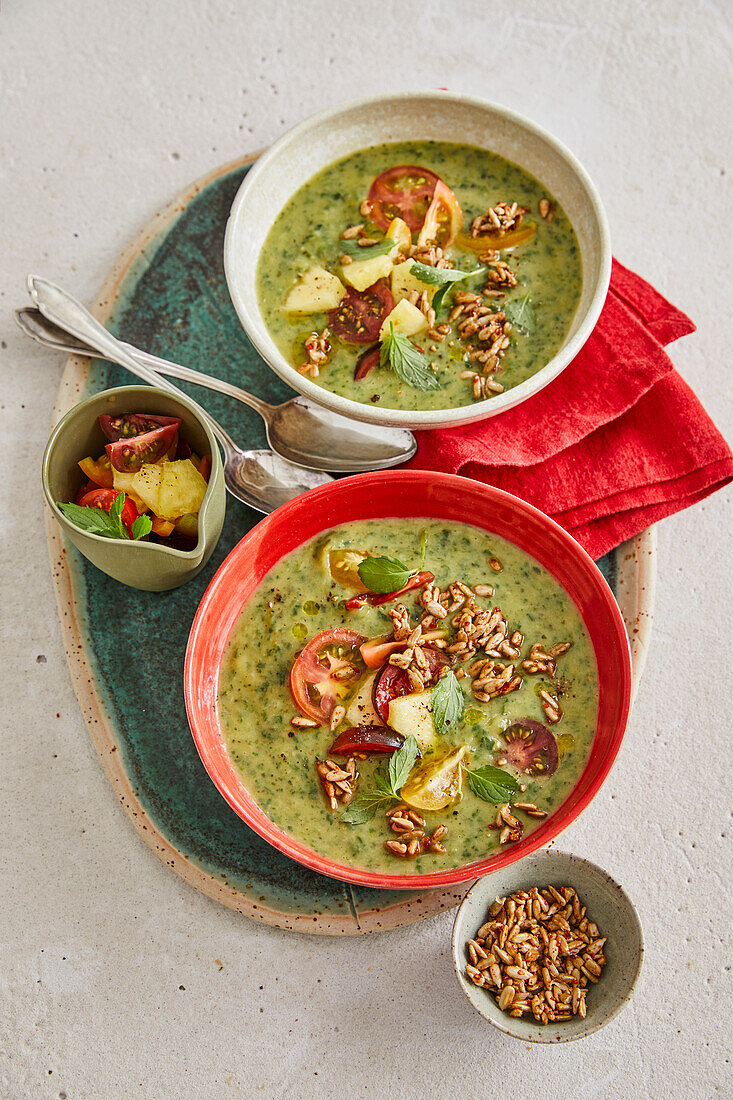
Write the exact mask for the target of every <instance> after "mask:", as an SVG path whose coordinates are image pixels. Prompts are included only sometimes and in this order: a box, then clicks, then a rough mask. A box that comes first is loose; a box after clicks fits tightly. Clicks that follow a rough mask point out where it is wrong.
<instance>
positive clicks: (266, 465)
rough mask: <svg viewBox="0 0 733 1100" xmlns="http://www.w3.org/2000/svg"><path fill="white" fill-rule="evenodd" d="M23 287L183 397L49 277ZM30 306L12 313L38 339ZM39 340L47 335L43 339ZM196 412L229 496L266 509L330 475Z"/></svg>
mask: <svg viewBox="0 0 733 1100" xmlns="http://www.w3.org/2000/svg"><path fill="white" fill-rule="evenodd" d="M28 290H29V291H30V294H31V297H32V298H33V300H34V301H35V303H36V305H37V306H38V308H39V310H40V311H41V313H42V314H43V316H44V317H45V318H46V319H47V320H49V321H51V322H52V323H53V324H54V325H60V326H61V328H62V329H63V330H65V331H68V332H74V330H75V329H76V328H77V322H78V328H80V329H82V330H83V331H84V333H85V336H87V338H89V339H91V341H92V342H93V343H94V345H95V347H94V350H91V351H90V354H92V355H97V356H100V357H104V358H106V359H113V360H115V361H116V362H119V363H120V364H121V365H122V366H123V367H127V369H128V370H129V371H131V372H132V373H133V374H136V375H137V376H138V378H141V379H142V380H143V381H144V382H147V383H148V384H149V385H151V386H158V387H159V388H160V389H164V390H167V391H168V392H169V393H172V394H174V395H175V396H176V397H185V394H184V393H182V391H181V390H179V389H178V387H177V386H174V385H173V384H172V383H171V382H169V381H168V380H167V379H166V378H163V377H161V376H160V375H158V374H156V373H155V371H154V370H151V369H150V368H149V367H145V366H143V365H141V364H140V363H138V362H137V361H136V360H135V359H133V358H132V356H130V355H129V354H128V353H127V351H126V350H125V349H124V347H123V346H122V345H119V346H116V345H118V341H117V340H115V339H114V337H113V336H110V334H109V333H108V332H107V330H106V329H105V328H103V326H102V325H100V324H99V322H98V321H95V320H94V318H93V317H92V316H91V314H90V313H87V311H86V310H85V309H84V307H83V306H81V305H79V303H78V302H75V301H74V299H73V298H70V297H69V296H68V295H67V294H65V293H64V292H63V291H60V290H59V289H58V288H57V287H55V286H54V285H53V283H49V282H47V281H46V280H45V279H39V278H37V277H36V276H33V275H29V276H28ZM31 312H34V311H30V310H17V311H16V319H17V321H18V324H19V325H20V327H21V328H22V329H23V331H24V332H26V333H28V334H29V335H31V336H33V337H34V339H38V338H39V337H38V335H37V333H36V332H35V331H34V324H33V323H32V324H30V325H29V322H28V316H27V315H28V313H31ZM108 341H109V345H108ZM40 342H41V343H45V342H46V341H45V339H42V340H41V341H40ZM51 346H58V345H54V344H52V345H51ZM64 350H67V349H64ZM199 415H200V416H201V418H202V419H203V420H206V422H207V423H208V425H209V427H210V428H211V430H212V432H213V433H214V435H215V436H216V438H217V439H218V441H219V443H220V444H221V447H222V450H223V452H224V482H225V484H226V487H227V489H228V490H229V492H230V493H231V495H232V496H233V497H236V498H237V500H241V501H242V502H243V503H244V504H248V505H249V506H250V508H254V509H255V510H256V511H257V512H263V513H264V514H265V515H267V514H268V513H269V512H274V510H275V509H276V508H279V507H280V505H281V504H284V503H285V502H286V501H287V500H292V499H293V497H297V496H300V495H301V493H306V492H307V491H308V490H309V489H313V488H315V487H316V486H317V485H325V484H326V483H327V482H329V481H332V480H333V478H331V477H330V476H329V475H328V474H326V473H322V472H321V471H318V470H304V469H302V468H301V467H299V466H294V465H293V464H292V463H291V462H287V461H286V460H285V459H283V458H281V457H280V456H279V455H276V454H274V453H273V452H272V451H267V450H258V451H243V450H242V449H241V448H240V447H238V446H237V445H236V443H235V442H234V441H233V439H232V438H231V436H230V435H229V434H228V433H227V432H225V431H224V429H223V428H222V427H221V425H220V424H218V423H217V422H216V420H214V419H213V417H211V416H209V414H208V413H207V412H206V411H205V410H204V409H201V408H199Z"/></svg>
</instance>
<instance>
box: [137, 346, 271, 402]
mask: <svg viewBox="0 0 733 1100" xmlns="http://www.w3.org/2000/svg"><path fill="white" fill-rule="evenodd" d="M121 346H122V347H124V348H126V350H127V351H129V352H130V353H131V354H132V355H134V356H135V359H136V360H137V361H138V363H143V364H144V365H147V366H149V367H151V368H152V370H154V371H157V372H158V374H167V375H168V376H169V377H170V378H180V379H181V381H182V382H191V383H192V384H193V385H195V386H202V387H203V388H204V389H207V390H215V391H216V392H217V393H224V394H226V395H227V397H233V398H235V400H237V401H241V402H242V404H243V405H248V406H249V407H250V409H254V410H255V412H258V413H259V414H260V416H261V417H263V419H265V420H266V419H267V413H269V412H270V411H271V410H272V407H273V406H272V405H268V404H267V402H266V401H261V400H260V399H259V397H255V396H254V394H252V393H248V392H247V390H243V389H240V388H239V386H234V385H232V384H231V382H225V381H224V380H223V379H222V378H213V377H212V376H211V375H209V374H202V373H201V371H197V370H192V369H191V367H182V366H181V365H180V363H172V362H171V361H170V360H169V359H161V358H160V357H159V356H158V355H151V354H150V352H147V351H142V350H141V349H140V348H136V347H134V346H133V345H132V344H127V343H124V344H123V343H122V342H121Z"/></svg>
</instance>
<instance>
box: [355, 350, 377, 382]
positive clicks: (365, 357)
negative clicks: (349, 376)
mask: <svg viewBox="0 0 733 1100" xmlns="http://www.w3.org/2000/svg"><path fill="white" fill-rule="evenodd" d="M378 363H379V345H378V344H377V346H376V347H375V348H367V349H366V351H363V352H362V353H361V355H360V356H359V358H358V359H357V360H356V366H355V367H354V381H355V382H360V381H361V379H362V378H366V376H367V375H368V374H369V371H370V370H371V369H372V368H373V367H376V366H377V364H378Z"/></svg>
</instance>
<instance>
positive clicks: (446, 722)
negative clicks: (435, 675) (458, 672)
mask: <svg viewBox="0 0 733 1100" xmlns="http://www.w3.org/2000/svg"><path fill="white" fill-rule="evenodd" d="M464 705H465V697H464V695H463V692H462V691H461V688H460V685H459V683H458V680H457V679H456V677H455V673H453V672H447V673H446V674H445V676H441V677H440V679H439V680H438V682H437V684H436V685H435V687H434V688H433V694H432V696H431V699H430V708H431V710H432V712H433V729H434V730H435V732H436V733H439V734H440V733H445V732H446V730H448V729H450V728H451V727H455V726H457V725H458V723H459V722H460V720H461V718H462V717H463V707H464Z"/></svg>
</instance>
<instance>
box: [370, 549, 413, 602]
mask: <svg viewBox="0 0 733 1100" xmlns="http://www.w3.org/2000/svg"><path fill="white" fill-rule="evenodd" d="M412 573H413V570H412V569H408V568H407V566H406V565H403V564H402V562H401V561H399V560H398V559H397V558H390V557H388V556H387V555H384V556H383V557H380V558H364V561H361V562H359V576H360V577H361V579H362V582H363V583H364V584H365V585H366V587H367V588H368V589H369V591H370V592H382V593H383V592H396V591H397V589H398V588H404V586H405V585H406V584H407V582H408V581H409V579H410V577H411V576H412Z"/></svg>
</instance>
